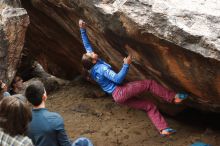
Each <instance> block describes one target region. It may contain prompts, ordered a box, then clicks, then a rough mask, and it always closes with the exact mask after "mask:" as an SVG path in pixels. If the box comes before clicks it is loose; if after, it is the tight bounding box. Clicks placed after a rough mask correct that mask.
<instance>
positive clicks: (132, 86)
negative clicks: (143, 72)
mask: <svg viewBox="0 0 220 146" xmlns="http://www.w3.org/2000/svg"><path fill="white" fill-rule="evenodd" d="M147 91H149V92H151V93H153V94H154V95H157V96H159V97H161V98H162V99H163V100H165V101H167V102H170V103H171V102H173V99H174V97H175V95H176V93H175V92H173V91H170V90H168V89H166V88H164V87H163V86H161V85H160V84H158V83H157V82H155V81H154V80H142V81H135V82H130V83H127V84H124V85H122V86H117V87H116V89H115V90H114V92H113V93H112V96H113V98H114V100H115V102H116V103H119V104H124V105H128V106H130V107H132V108H135V109H142V110H145V111H146V112H147V114H148V116H149V118H150V120H151V121H152V123H153V124H154V125H155V127H156V128H157V129H158V130H159V131H160V130H163V129H165V128H167V127H168V125H167V122H166V121H165V119H164V118H163V116H162V115H161V114H160V112H159V111H158V109H157V107H156V105H155V104H154V103H153V102H151V101H149V100H147V99H137V98H135V96H137V95H138V94H140V93H143V92H147Z"/></svg>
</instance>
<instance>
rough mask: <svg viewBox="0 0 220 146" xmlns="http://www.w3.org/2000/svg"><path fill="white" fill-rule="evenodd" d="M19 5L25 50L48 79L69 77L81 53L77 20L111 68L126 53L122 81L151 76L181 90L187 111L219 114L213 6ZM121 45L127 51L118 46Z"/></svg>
mask: <svg viewBox="0 0 220 146" xmlns="http://www.w3.org/2000/svg"><path fill="white" fill-rule="evenodd" d="M112 2H113V1H112V0H105V1H104V0H68V1H67V0H29V1H26V0H22V5H23V6H24V8H26V10H27V11H28V14H29V16H30V20H31V24H30V27H29V29H28V32H27V38H26V41H27V46H28V48H29V49H30V50H31V51H30V52H31V54H32V55H33V56H35V57H36V58H37V60H38V61H39V62H40V63H41V64H42V65H43V66H44V68H45V69H46V70H47V71H49V72H50V73H52V74H54V75H58V76H62V77H65V78H73V77H74V76H75V75H76V74H78V73H79V72H80V70H81V66H80V58H81V56H82V53H83V52H85V51H84V49H83V46H82V43H81V38H80V34H79V28H78V20H79V19H80V18H83V19H85V20H86V21H87V23H88V25H89V26H88V35H89V38H90V40H91V42H92V44H93V46H94V48H95V51H96V52H97V53H98V54H99V55H100V56H101V57H102V58H103V59H105V60H106V61H107V62H109V63H110V64H112V66H113V68H115V69H116V70H119V69H120V67H121V65H122V60H123V58H124V57H125V56H126V55H127V54H128V53H132V54H133V56H134V63H133V65H132V66H131V68H130V71H129V74H128V78H127V79H128V80H129V81H132V80H140V79H146V78H152V79H155V80H157V81H158V82H159V83H161V84H162V85H164V86H165V87H167V88H170V89H172V90H175V91H183V90H184V91H186V92H189V93H190V94H191V95H192V96H191V97H190V99H191V100H190V101H189V102H188V105H190V106H193V107H196V108H200V109H204V110H211V111H216V112H219V111H220V25H219V23H220V9H219V7H220V2H219V1H216V0H209V1H201V0H194V1H191V0H183V1H179V0H166V1H164V0H139V1H132V0H128V1H127V2H126V3H125V4H124V5H123V6H122V7H120V8H119V9H118V11H116V12H114V10H115V8H114V7H113V5H112ZM126 45H128V46H129V47H125V46H126Z"/></svg>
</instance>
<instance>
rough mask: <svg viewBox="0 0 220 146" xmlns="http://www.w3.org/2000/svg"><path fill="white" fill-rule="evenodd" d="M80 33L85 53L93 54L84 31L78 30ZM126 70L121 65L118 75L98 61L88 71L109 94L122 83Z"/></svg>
mask: <svg viewBox="0 0 220 146" xmlns="http://www.w3.org/2000/svg"><path fill="white" fill-rule="evenodd" d="M80 32H81V37H82V41H83V45H84V47H85V49H86V52H87V53H91V52H93V48H92V46H91V44H90V42H89V39H88V36H87V34H86V30H85V29H83V28H80ZM128 70H129V65H128V64H123V66H122V68H121V70H120V71H119V72H118V73H115V72H114V71H113V70H112V68H111V66H110V65H109V64H107V63H106V62H105V61H103V60H101V59H99V60H97V62H96V64H95V65H94V66H93V67H92V68H91V69H90V74H91V77H92V79H93V80H95V81H96V82H97V83H98V84H99V85H100V86H101V88H102V89H103V90H104V91H105V92H107V93H109V94H111V93H112V92H113V91H114V90H115V88H116V86H117V85H119V84H121V83H122V82H123V80H124V78H125V76H126V74H127V72H128Z"/></svg>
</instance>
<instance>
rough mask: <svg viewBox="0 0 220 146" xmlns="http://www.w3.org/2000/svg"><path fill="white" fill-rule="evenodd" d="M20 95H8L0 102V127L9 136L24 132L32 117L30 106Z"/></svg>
mask: <svg viewBox="0 0 220 146" xmlns="http://www.w3.org/2000/svg"><path fill="white" fill-rule="evenodd" d="M20 96H21V95H14V96H9V97H7V98H3V99H2V100H1V102H0V128H1V129H2V130H3V131H4V133H7V134H9V135H10V136H16V135H23V134H25V133H26V131H27V128H28V123H29V122H30V121H31V119H32V115H31V108H30V107H29V106H28V104H27V102H25V101H24V100H23V99H24V98H23V97H20Z"/></svg>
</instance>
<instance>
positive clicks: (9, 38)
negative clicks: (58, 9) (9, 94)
mask: <svg viewBox="0 0 220 146" xmlns="http://www.w3.org/2000/svg"><path fill="white" fill-rule="evenodd" d="M28 24H29V17H28V15H27V11H26V10H25V9H24V8H21V3H20V1H15V0H14V1H12V0H1V1H0V79H1V80H3V81H5V82H7V83H10V81H11V80H12V79H13V77H14V75H15V73H16V70H17V66H18V63H19V61H20V58H21V52H22V49H23V45H24V39H25V32H26V29H27V26H28Z"/></svg>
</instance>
